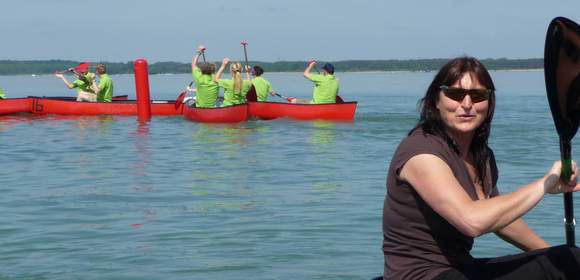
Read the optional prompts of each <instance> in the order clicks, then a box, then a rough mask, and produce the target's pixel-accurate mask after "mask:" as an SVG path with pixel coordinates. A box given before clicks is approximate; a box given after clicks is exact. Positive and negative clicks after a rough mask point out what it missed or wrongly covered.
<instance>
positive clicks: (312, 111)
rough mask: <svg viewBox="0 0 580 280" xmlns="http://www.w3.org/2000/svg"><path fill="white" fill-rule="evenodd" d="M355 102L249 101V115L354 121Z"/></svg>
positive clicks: (303, 119) (255, 116)
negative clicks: (293, 102) (299, 102)
mask: <svg viewBox="0 0 580 280" xmlns="http://www.w3.org/2000/svg"><path fill="white" fill-rule="evenodd" d="M356 105H357V102H344V103H334V104H292V103H278V102H250V103H249V105H248V106H249V108H248V110H249V114H250V117H253V118H257V119H261V120H271V119H277V118H290V119H294V120H302V121H306V120H328V121H345V122H350V121H354V116H355V112H356Z"/></svg>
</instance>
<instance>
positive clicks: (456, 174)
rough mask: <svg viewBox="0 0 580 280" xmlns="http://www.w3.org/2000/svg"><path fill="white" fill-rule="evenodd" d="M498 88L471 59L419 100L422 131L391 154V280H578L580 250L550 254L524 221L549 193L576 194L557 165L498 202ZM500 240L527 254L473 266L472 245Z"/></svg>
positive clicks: (386, 245)
mask: <svg viewBox="0 0 580 280" xmlns="http://www.w3.org/2000/svg"><path fill="white" fill-rule="evenodd" d="M495 100H496V99H495V87H494V84H493V82H492V80H491V77H490V75H489V73H488V71H487V70H486V68H485V67H484V65H483V64H482V63H481V62H480V61H479V60H477V59H475V58H472V57H459V58H455V59H453V60H451V61H449V62H448V63H447V64H445V65H444V66H443V67H442V68H441V70H439V72H438V73H437V75H436V76H435V78H434V79H433V81H432V82H431V85H430V86H429V88H428V89H427V93H426V94H425V97H423V99H422V100H421V113H420V119H419V121H418V123H417V125H416V126H415V127H414V128H413V129H412V130H411V131H410V132H409V135H408V136H407V137H406V138H405V139H403V140H402V142H401V143H400V145H399V147H398V148H397V150H396V151H395V153H394V155H393V158H392V160H391V163H390V167H389V170H388V173H387V195H386V197H385V202H384V208H383V252H384V257H385V259H384V261H385V263H384V273H385V274H384V278H385V279H525V280H531V279H578V277H579V276H580V264H579V261H580V249H578V248H576V247H568V246H566V245H562V246H557V247H550V245H549V244H548V243H547V242H546V241H544V240H543V239H542V238H541V237H539V236H538V235H537V234H536V233H534V231H532V229H530V228H529V227H528V225H527V224H526V223H525V222H524V221H523V220H522V216H523V215H525V214H526V213H527V212H528V211H530V210H531V209H532V208H534V206H536V205H537V204H538V203H539V202H540V200H542V198H543V197H544V196H545V195H546V194H559V193H563V192H575V191H578V190H579V189H580V184H577V172H578V168H577V166H576V163H573V167H572V169H573V175H572V178H571V179H570V182H569V183H564V182H563V181H561V180H560V179H559V178H560V173H561V164H560V162H559V161H558V162H555V163H554V164H553V165H552V167H551V168H550V169H549V170H548V171H547V173H546V174H545V175H543V176H540V178H539V179H537V180H535V181H533V182H531V183H529V184H527V185H525V186H522V187H521V188H519V189H518V190H517V191H515V192H512V193H507V194H502V195H500V193H499V190H498V187H497V180H498V170H497V166H496V161H495V158H494V154H493V152H492V150H491V149H490V147H489V146H488V144H487V142H488V138H489V134H490V128H491V120H492V117H493V113H494V109H495ZM491 232H493V233H495V234H496V235H498V236H499V237H501V238H502V239H503V240H505V241H507V242H509V243H511V244H513V245H514V246H516V247H518V248H520V249H522V250H524V251H526V252H524V253H520V254H517V255H512V256H506V257H497V258H474V257H472V256H471V254H470V250H471V248H472V245H473V241H474V238H475V237H477V236H480V235H483V234H486V233H491Z"/></svg>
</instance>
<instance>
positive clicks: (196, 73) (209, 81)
mask: <svg viewBox="0 0 580 280" xmlns="http://www.w3.org/2000/svg"><path fill="white" fill-rule="evenodd" d="M192 76H193V81H194V82H195V87H196V89H197V92H196V93H195V95H196V96H197V97H196V99H195V106H196V107H199V108H214V107H215V102H216V101H217V98H218V91H219V87H218V83H216V82H215V81H214V80H213V77H212V75H207V74H202V73H201V70H200V69H199V68H198V67H196V68H195V69H194V70H193V72H192Z"/></svg>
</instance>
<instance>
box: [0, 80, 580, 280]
mask: <svg viewBox="0 0 580 280" xmlns="http://www.w3.org/2000/svg"><path fill="white" fill-rule="evenodd" d="M433 75H434V73H351V74H346V73H339V74H338V76H339V78H340V79H341V92H342V95H343V97H344V98H345V99H346V100H358V101H359V107H358V110H357V116H356V121H355V122H354V123H351V124H334V123H326V122H295V121H289V120H276V121H253V122H247V123H242V124H238V125H205V124H197V123H192V122H188V121H185V120H184V119H182V118H179V117H167V118H154V119H153V120H152V121H151V122H150V123H149V124H148V125H145V126H139V125H138V123H137V121H136V119H135V118H133V117H117V116H114V117H110V116H109V117H66V118H63V117H57V116H48V117H26V116H9V117H0V143H2V148H1V149H0V155H1V160H0V213H2V218H1V223H0V278H2V279H4V278H8V279H12V278H17V279H370V278H371V277H374V276H377V275H380V274H381V273H382V267H383V257H382V253H381V241H382V233H381V214H382V204H383V199H384V195H385V176H386V168H387V166H388V163H389V160H390V158H391V156H392V153H393V151H394V149H395V148H396V146H397V144H398V142H399V141H400V139H401V138H402V137H404V135H405V134H406V133H407V132H408V130H409V129H410V128H411V127H412V126H413V125H414V123H415V122H416V119H417V110H416V102H417V99H418V98H419V97H420V96H421V95H422V94H423V92H424V90H425V89H426V87H427V85H428V83H429V82H430V80H431V79H432V77H433ZM492 75H493V77H494V80H495V82H496V86H497V88H498V89H499V91H498V98H497V99H498V106H497V109H496V116H495V120H494V125H493V131H492V139H491V145H492V147H493V148H494V151H495V154H496V157H497V159H498V164H499V168H500V182H499V184H500V190H502V191H503V192H509V191H513V190H515V189H516V188H517V187H518V186H520V185H522V184H524V183H528V182H529V181H531V180H533V179H537V178H539V177H540V176H542V174H544V173H545V172H546V171H547V170H548V168H549V167H550V166H551V163H552V161H553V160H556V159H558V158H559V150H558V142H557V141H558V139H557V136H556V132H555V129H554V125H553V123H552V119H551V115H550V113H549V108H548V104H547V100H546V97H545V89H544V80H543V73H542V72H493V73H492ZM266 77H267V78H268V79H270V80H271V82H272V83H273V85H274V87H275V89H277V90H278V91H279V92H280V93H282V94H285V95H289V96H297V97H308V96H309V95H310V93H311V84H309V83H308V82H307V81H306V80H305V79H303V78H302V77H301V76H300V75H299V74H298V73H296V74H271V73H267V74H266ZM113 79H114V81H115V89H116V93H117V94H129V95H131V96H134V94H133V92H134V86H133V80H132V76H130V75H120V76H113ZM190 79H191V77H190V76H189V75H158V76H152V77H151V78H150V83H151V91H152V97H154V98H156V99H171V98H175V96H177V94H178V93H179V92H180V91H181V90H182V89H183V87H185V85H186V84H187V83H188V82H189V80H190ZM0 86H1V87H3V88H4V89H5V91H6V93H7V94H8V95H9V96H10V97H20V96H27V95H46V96H56V95H60V96H62V95H67V94H68V95H74V92H73V91H69V90H66V89H64V85H63V84H62V82H61V81H59V80H57V79H56V78H54V77H51V76H38V77H30V76H17V77H15V76H11V77H6V76H4V77H2V76H0ZM579 150H580V147H578V145H577V144H576V145H575V146H574V149H573V158H575V159H579V158H580V153H579ZM561 200H562V199H561V197H560V196H551V197H547V198H546V199H544V200H543V201H542V202H541V203H540V205H539V206H538V207H536V208H535V209H534V210H532V211H531V212H530V213H529V214H528V215H527V216H526V221H527V222H528V223H529V224H530V225H531V226H532V228H533V229H535V230H536V231H537V232H538V233H539V234H540V235H541V236H543V237H544V238H546V239H547V240H548V241H549V242H551V243H552V244H559V243H563V242H564V231H563V226H562V217H563V213H562V212H563V211H562V202H561ZM517 252H518V250H517V249H515V248H514V247H511V246H510V245H507V244H506V243H504V242H503V241H501V240H500V239H498V238H496V237H494V236H489V235H488V236H484V237H481V238H479V239H477V242H476V247H475V249H474V255H475V256H478V257H483V256H496V255H502V254H510V253H517Z"/></svg>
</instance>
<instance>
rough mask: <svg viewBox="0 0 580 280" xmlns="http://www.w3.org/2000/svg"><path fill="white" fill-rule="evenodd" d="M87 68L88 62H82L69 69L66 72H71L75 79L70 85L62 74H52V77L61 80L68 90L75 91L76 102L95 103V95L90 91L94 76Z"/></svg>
mask: <svg viewBox="0 0 580 280" xmlns="http://www.w3.org/2000/svg"><path fill="white" fill-rule="evenodd" d="M89 66H90V63H89V62H83V63H81V64H79V65H78V66H76V67H74V68H69V69H68V71H70V72H73V73H74V75H75V76H76V77H77V79H76V80H75V81H73V82H72V83H70V82H69V81H68V80H67V79H66V77H65V76H64V75H63V74H62V73H54V76H55V77H57V78H59V79H61V80H62V81H63V82H64V84H65V85H66V86H67V87H68V88H69V89H73V88H76V89H77V101H88V102H95V101H97V94H96V93H95V92H94V90H93V89H91V85H92V84H93V83H94V80H95V74H94V73H90V72H89Z"/></svg>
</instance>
